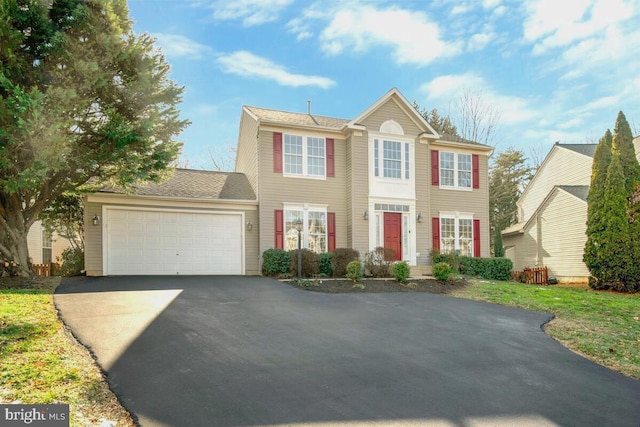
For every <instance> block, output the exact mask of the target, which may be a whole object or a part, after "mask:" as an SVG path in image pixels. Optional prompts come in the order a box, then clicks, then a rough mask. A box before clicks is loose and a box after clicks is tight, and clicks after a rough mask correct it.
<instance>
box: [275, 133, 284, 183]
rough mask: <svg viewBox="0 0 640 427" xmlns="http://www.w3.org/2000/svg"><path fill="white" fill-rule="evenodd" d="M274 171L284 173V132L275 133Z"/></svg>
mask: <svg viewBox="0 0 640 427" xmlns="http://www.w3.org/2000/svg"><path fill="white" fill-rule="evenodd" d="M273 173H282V133H280V132H274V133H273Z"/></svg>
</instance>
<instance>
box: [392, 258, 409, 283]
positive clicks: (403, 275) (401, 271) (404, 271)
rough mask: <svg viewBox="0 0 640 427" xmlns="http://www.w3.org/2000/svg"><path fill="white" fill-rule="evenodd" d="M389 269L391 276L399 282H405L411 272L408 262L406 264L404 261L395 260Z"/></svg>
mask: <svg viewBox="0 0 640 427" xmlns="http://www.w3.org/2000/svg"><path fill="white" fill-rule="evenodd" d="M391 270H392V271H393V277H395V278H396V280H397V281H398V282H400V283H405V282H406V281H407V279H408V278H409V274H410V272H411V271H410V269H409V264H407V262H406V261H400V262H396V263H395V264H393V267H392V268H391Z"/></svg>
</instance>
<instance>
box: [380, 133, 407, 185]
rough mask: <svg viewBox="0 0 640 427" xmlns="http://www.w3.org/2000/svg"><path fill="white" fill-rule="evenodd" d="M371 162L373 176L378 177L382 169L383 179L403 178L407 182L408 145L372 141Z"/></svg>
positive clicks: (396, 142) (387, 141)
mask: <svg viewBox="0 0 640 427" xmlns="http://www.w3.org/2000/svg"><path fill="white" fill-rule="evenodd" d="M380 151H382V153H380ZM381 154H382V155H381ZM403 154H404V155H403ZM373 162H374V164H373V170H374V175H375V176H380V173H381V171H380V170H381V169H382V176H383V177H384V178H391V179H402V178H403V177H404V179H407V180H408V179H409V178H410V173H409V168H410V164H409V143H406V142H405V143H403V142H398V141H389V140H382V141H379V140H377V139H374V140H373ZM380 163H382V164H380Z"/></svg>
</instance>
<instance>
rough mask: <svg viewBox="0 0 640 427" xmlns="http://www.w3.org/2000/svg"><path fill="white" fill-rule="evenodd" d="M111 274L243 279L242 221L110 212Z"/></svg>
mask: <svg viewBox="0 0 640 427" xmlns="http://www.w3.org/2000/svg"><path fill="white" fill-rule="evenodd" d="M104 222H105V227H106V230H105V236H106V244H105V248H104V249H105V251H106V254H105V262H106V265H105V274H107V275H128V274H132V275H136V274H162V275H175V274H183V275H187V274H243V269H242V215H241V214H209V213H191V212H168V211H145V210H124V209H107V210H106V212H105V221H104Z"/></svg>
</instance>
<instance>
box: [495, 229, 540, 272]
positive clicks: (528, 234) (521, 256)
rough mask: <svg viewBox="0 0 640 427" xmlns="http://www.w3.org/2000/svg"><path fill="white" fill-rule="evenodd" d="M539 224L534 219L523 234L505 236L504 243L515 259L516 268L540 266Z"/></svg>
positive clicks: (512, 259)
mask: <svg viewBox="0 0 640 427" xmlns="http://www.w3.org/2000/svg"><path fill="white" fill-rule="evenodd" d="M537 235H538V225H537V223H536V222H535V221H532V222H531V224H529V225H528V226H527V227H526V228H525V229H524V233H523V234H516V235H512V236H504V237H503V238H502V244H503V246H504V247H505V248H507V254H508V255H509V258H511V261H513V269H514V270H523V269H524V268H525V267H537V266H538V264H539V263H538V237H537Z"/></svg>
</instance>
